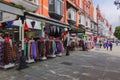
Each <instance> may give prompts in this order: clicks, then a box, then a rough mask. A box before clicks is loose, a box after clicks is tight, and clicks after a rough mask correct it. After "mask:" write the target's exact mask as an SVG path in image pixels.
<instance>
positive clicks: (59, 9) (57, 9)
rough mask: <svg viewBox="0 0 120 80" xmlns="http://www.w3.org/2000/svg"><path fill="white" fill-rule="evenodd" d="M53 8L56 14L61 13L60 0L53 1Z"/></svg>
mask: <svg viewBox="0 0 120 80" xmlns="http://www.w3.org/2000/svg"><path fill="white" fill-rule="evenodd" d="M55 10H56V13H57V14H60V15H62V2H61V1H60V0H56V2H55Z"/></svg>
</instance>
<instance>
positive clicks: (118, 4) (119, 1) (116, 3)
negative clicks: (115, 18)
mask: <svg viewBox="0 0 120 80" xmlns="http://www.w3.org/2000/svg"><path fill="white" fill-rule="evenodd" d="M114 4H115V5H116V6H117V9H119V8H120V0H115V1H114Z"/></svg>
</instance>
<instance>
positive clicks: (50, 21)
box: [25, 12, 70, 28]
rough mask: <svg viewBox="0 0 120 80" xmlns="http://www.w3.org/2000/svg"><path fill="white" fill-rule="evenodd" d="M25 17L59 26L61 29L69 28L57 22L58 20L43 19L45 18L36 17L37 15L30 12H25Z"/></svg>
mask: <svg viewBox="0 0 120 80" xmlns="http://www.w3.org/2000/svg"><path fill="white" fill-rule="evenodd" d="M25 16H26V18H27V19H31V20H36V21H42V22H46V23H49V24H53V25H56V26H59V27H61V28H62V27H63V28H70V27H69V25H68V24H66V23H64V22H61V21H58V20H55V19H51V18H49V17H45V16H42V15H40V14H39V15H37V14H34V13H31V12H25Z"/></svg>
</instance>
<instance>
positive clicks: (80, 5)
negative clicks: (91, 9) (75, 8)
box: [79, 0, 82, 9]
mask: <svg viewBox="0 0 120 80" xmlns="http://www.w3.org/2000/svg"><path fill="white" fill-rule="evenodd" d="M79 7H80V8H81V9H82V0H80V5H79Z"/></svg>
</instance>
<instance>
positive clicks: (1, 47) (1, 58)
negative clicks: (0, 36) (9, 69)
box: [0, 42, 3, 65]
mask: <svg viewBox="0 0 120 80" xmlns="http://www.w3.org/2000/svg"><path fill="white" fill-rule="evenodd" d="M2 56H3V42H0V65H2V64H3V62H2V61H3V57H2Z"/></svg>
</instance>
